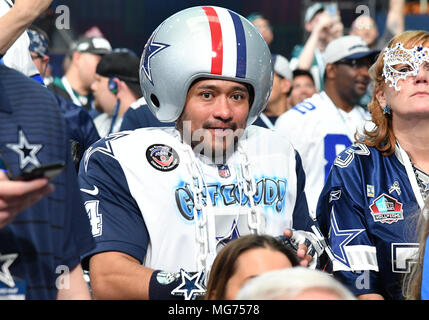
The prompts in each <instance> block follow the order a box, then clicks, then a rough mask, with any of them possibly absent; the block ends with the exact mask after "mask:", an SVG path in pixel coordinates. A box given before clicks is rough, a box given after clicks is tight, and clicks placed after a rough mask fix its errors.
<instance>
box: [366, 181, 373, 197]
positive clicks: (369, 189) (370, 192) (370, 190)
mask: <svg viewBox="0 0 429 320" xmlns="http://www.w3.org/2000/svg"><path fill="white" fill-rule="evenodd" d="M374 190H375V189H374V186H373V185H372V184H367V185H366V196H367V197H368V198H374V197H375V191H374Z"/></svg>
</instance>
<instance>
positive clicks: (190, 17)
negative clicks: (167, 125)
mask: <svg viewBox="0 0 429 320" xmlns="http://www.w3.org/2000/svg"><path fill="white" fill-rule="evenodd" d="M203 78H206V79H207V78H209V79H222V80H231V81H235V82H240V83H243V84H245V85H246V86H247V87H248V89H249V94H250V101H249V102H250V105H249V117H248V120H247V125H250V124H251V123H253V122H254V121H255V120H256V118H257V117H258V116H259V114H260V113H261V112H262V110H263V109H264V108H265V106H266V104H267V102H268V98H269V94H270V91H271V87H272V81H273V71H272V64H271V53H270V50H269V48H268V46H267V44H266V42H265V40H264V39H263V38H262V36H261V35H260V34H259V32H258V31H257V29H256V28H255V27H254V26H253V24H252V23H250V22H249V21H247V20H246V19H245V18H243V17H242V16H240V15H238V14H236V13H235V12H233V11H230V10H227V9H224V8H219V7H211V6H210V7H193V8H189V9H185V10H182V11H180V12H178V13H176V14H174V15H173V16H171V17H169V18H168V19H166V20H165V21H164V22H163V23H162V24H161V25H160V26H159V27H158V28H157V29H156V30H155V31H154V33H153V34H152V36H151V37H150V39H149V40H148V42H147V44H146V46H145V48H144V51H143V54H142V58H141V62H140V84H141V87H142V90H143V93H144V96H145V99H146V102H147V103H148V105H149V108H150V110H151V111H152V113H153V114H154V115H155V116H156V117H157V118H158V119H159V120H160V121H162V122H172V121H176V120H177V119H178V118H179V116H180V115H181V113H182V111H183V109H184V105H185V101H186V95H187V92H188V90H189V88H190V87H191V85H192V84H193V83H194V82H195V81H197V80H200V79H203Z"/></svg>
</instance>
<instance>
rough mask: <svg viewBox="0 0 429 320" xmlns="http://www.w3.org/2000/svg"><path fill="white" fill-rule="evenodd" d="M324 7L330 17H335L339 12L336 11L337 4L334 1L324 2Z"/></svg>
mask: <svg viewBox="0 0 429 320" xmlns="http://www.w3.org/2000/svg"><path fill="white" fill-rule="evenodd" d="M324 9H325V11H327V12H328V13H329V14H330V16H331V17H333V18H334V17H336V16H338V14H339V12H338V4H337V3H336V2H333V3H326V4H325V5H324Z"/></svg>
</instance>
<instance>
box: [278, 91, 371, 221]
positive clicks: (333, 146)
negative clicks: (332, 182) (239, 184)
mask: <svg viewBox="0 0 429 320" xmlns="http://www.w3.org/2000/svg"><path fill="white" fill-rule="evenodd" d="M369 119H370V115H369V113H368V112H366V111H365V110H364V109H363V108H362V107H360V106H355V107H354V108H353V109H352V110H351V111H350V112H345V111H343V110H341V109H340V108H338V107H337V106H335V104H334V103H333V102H332V100H331V99H330V98H329V97H328V95H327V94H326V93H325V92H324V91H323V92H321V93H320V94H315V95H313V96H312V97H310V98H308V99H306V100H304V101H303V102H301V103H299V104H297V105H296V106H294V107H292V108H291V109H290V110H288V111H287V112H285V113H283V114H282V115H281V116H280V117H279V118H278V119H277V121H276V124H275V130H276V131H278V132H280V133H281V134H283V135H284V136H286V137H287V138H288V139H289V141H290V142H291V143H292V145H293V146H294V148H295V149H296V150H297V151H298V152H299V154H300V155H301V157H302V165H303V167H304V171H305V175H306V177H307V180H306V184H305V193H306V194H307V199H308V207H309V209H310V213H311V214H315V211H316V205H317V200H318V199H319V195H320V191H322V188H323V185H324V184H325V181H326V178H327V177H328V174H329V170H330V169H331V167H332V163H333V162H334V160H335V158H336V156H337V155H338V154H339V153H340V152H341V151H343V150H344V149H345V148H347V147H349V146H350V145H351V144H352V142H353V141H354V134H355V132H356V130H361V129H362V127H363V125H364V124H365V122H366V120H369Z"/></svg>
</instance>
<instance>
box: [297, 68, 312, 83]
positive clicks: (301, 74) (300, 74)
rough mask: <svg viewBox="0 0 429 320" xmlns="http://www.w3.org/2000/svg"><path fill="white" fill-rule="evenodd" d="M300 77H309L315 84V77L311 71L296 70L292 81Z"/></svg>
mask: <svg viewBox="0 0 429 320" xmlns="http://www.w3.org/2000/svg"><path fill="white" fill-rule="evenodd" d="M299 76H307V77H309V78H310V79H311V82H313V85H314V84H315V83H314V78H313V75H312V74H311V72H310V71H308V70H304V69H295V70H293V72H292V79H295V78H296V77H299Z"/></svg>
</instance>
